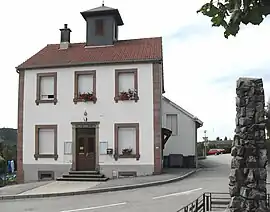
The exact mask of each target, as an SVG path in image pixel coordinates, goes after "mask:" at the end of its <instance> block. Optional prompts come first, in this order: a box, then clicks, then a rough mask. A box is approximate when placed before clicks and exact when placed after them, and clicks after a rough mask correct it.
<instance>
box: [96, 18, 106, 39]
mask: <svg viewBox="0 0 270 212" xmlns="http://www.w3.org/2000/svg"><path fill="white" fill-rule="evenodd" d="M95 27H96V30H95V31H96V33H95V34H96V35H101V36H102V35H103V34H104V21H103V19H97V20H96V23H95Z"/></svg>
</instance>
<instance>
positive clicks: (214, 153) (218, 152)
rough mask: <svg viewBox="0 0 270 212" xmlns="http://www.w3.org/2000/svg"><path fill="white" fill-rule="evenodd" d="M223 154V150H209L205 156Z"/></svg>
mask: <svg viewBox="0 0 270 212" xmlns="http://www.w3.org/2000/svg"><path fill="white" fill-rule="evenodd" d="M223 153H225V149H210V150H209V151H208V152H207V155H220V154H223Z"/></svg>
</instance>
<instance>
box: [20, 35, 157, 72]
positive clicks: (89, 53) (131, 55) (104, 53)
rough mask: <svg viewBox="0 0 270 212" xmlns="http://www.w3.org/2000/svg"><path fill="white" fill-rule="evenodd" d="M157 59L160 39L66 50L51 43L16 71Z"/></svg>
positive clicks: (78, 44)
mask: <svg viewBox="0 0 270 212" xmlns="http://www.w3.org/2000/svg"><path fill="white" fill-rule="evenodd" d="M155 60H162V38H161V37H154V38H142V39H133V40H122V41H118V42H117V43H115V44H114V45H113V46H106V47H85V43H74V44H71V45H70V47H69V48H68V49H65V50H59V44H49V45H47V46H46V47H45V48H43V49H42V50H40V51H39V52H38V53H36V54H35V55H33V56H32V57H31V58H29V59H28V60H26V61H25V62H24V63H22V64H21V65H19V66H18V67H17V69H19V70H20V69H30V68H45V67H57V66H69V65H70V66H71V65H87V64H89V65H90V64H104V63H117V62H132V61H138V62H139V61H155Z"/></svg>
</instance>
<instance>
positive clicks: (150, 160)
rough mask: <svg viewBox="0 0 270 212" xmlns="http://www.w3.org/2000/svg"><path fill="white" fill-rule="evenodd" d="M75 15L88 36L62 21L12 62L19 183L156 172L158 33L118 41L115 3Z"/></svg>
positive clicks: (158, 144) (158, 161)
mask: <svg viewBox="0 0 270 212" xmlns="http://www.w3.org/2000/svg"><path fill="white" fill-rule="evenodd" d="M81 14H82V16H83V18H84V19H85V21H86V25H87V29H86V42H84V43H71V42H70V34H71V30H70V29H69V28H68V26H67V25H66V24H65V26H64V28H63V29H61V30H60V31H61V42H60V43H59V44H49V45H47V46H46V47H44V48H43V49H42V50H41V51H39V52H38V53H37V54H35V55H33V56H32V57H30V58H29V59H28V60H26V61H25V62H24V63H22V64H21V65H19V66H18V67H17V72H18V73H19V107H18V143H17V152H18V155H17V169H18V170H17V178H18V181H19V182H23V181H24V182H29V181H36V180H42V179H43V178H52V179H56V178H59V177H61V176H62V175H63V173H67V172H69V171H71V172H70V175H69V178H71V179H73V178H74V177H76V176H78V175H76V174H78V173H80V174H85V176H86V174H89V173H91V174H94V173H95V174H98V173H101V174H103V175H105V176H106V177H109V178H110V177H114V176H117V175H118V176H119V175H136V176H139V175H151V174H153V173H155V174H160V173H161V172H162V153H163V148H162V146H163V144H162V140H164V139H162V94H163V93H164V83H163V82H164V80H163V56H162V39H161V38H160V37H155V38H142V39H133V40H118V27H119V26H121V25H123V20H122V18H121V16H120V14H119V11H118V10H117V9H113V8H109V7H106V6H104V5H102V6H101V7H98V8H94V9H91V10H88V11H85V12H82V13H81ZM88 177H89V176H88ZM99 177H100V178H104V176H102V175H99ZM71 179H70V180H71ZM104 179H105V178H104Z"/></svg>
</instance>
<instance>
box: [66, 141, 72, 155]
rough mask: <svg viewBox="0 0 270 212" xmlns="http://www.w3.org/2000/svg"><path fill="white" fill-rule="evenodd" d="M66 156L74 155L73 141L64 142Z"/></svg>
mask: <svg viewBox="0 0 270 212" xmlns="http://www.w3.org/2000/svg"><path fill="white" fill-rule="evenodd" d="M64 154H65V155H71V154H72V142H71V141H66V142H64Z"/></svg>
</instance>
